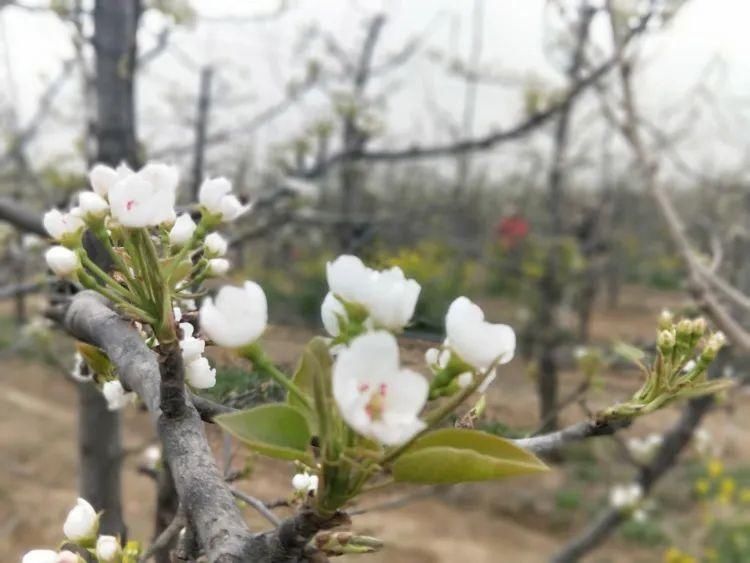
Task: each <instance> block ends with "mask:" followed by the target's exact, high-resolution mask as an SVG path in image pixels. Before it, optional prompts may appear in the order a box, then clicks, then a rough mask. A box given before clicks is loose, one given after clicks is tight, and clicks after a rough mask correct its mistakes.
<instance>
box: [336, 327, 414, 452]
mask: <svg viewBox="0 0 750 563" xmlns="http://www.w3.org/2000/svg"><path fill="white" fill-rule="evenodd" d="M427 393H428V384H427V380H426V379H425V378H424V377H423V376H422V375H420V374H418V373H416V372H414V371H412V370H409V369H402V368H401V367H400V366H399V352H398V344H397V343H396V339H395V338H394V336H393V335H392V334H390V333H389V332H385V331H375V332H370V333H366V334H363V335H362V336H358V337H357V338H355V339H354V340H353V341H352V342H351V345H350V346H349V348H347V349H345V350H343V351H342V352H340V353H339V355H338V357H337V358H336V362H335V364H334V366H333V397H334V399H335V401H336V404H337V405H338V408H339V411H340V412H341V416H342V417H343V418H344V420H345V421H346V423H347V424H348V425H349V426H351V427H352V428H353V429H354V430H355V431H357V432H359V433H360V434H362V435H363V436H367V437H369V438H373V439H375V440H377V441H379V442H381V443H383V444H385V445H388V446H396V445H400V444H403V443H405V442H407V441H408V440H410V439H411V438H412V437H413V436H414V435H415V434H417V433H418V432H419V431H421V430H423V429H424V428H425V423H424V422H422V421H421V420H420V419H419V418H418V416H417V415H418V414H419V412H420V411H421V410H422V407H424V404H425V402H426V401H427Z"/></svg>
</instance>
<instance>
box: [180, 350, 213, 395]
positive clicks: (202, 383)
mask: <svg viewBox="0 0 750 563" xmlns="http://www.w3.org/2000/svg"><path fill="white" fill-rule="evenodd" d="M185 380H186V381H187V382H188V383H189V384H190V386H191V387H195V388H196V389H209V388H211V387H213V386H214V385H216V370H215V369H213V368H212V367H211V365H210V364H209V363H208V360H207V359H206V358H203V357H201V358H197V359H195V360H193V361H192V362H190V363H189V364H187V365H186V366H185Z"/></svg>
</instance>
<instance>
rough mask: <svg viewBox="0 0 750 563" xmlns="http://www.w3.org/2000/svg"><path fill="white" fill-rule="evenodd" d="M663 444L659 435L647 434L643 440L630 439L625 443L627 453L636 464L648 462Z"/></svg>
mask: <svg viewBox="0 0 750 563" xmlns="http://www.w3.org/2000/svg"><path fill="white" fill-rule="evenodd" d="M662 442H663V438H662V436H661V434H649V435H648V436H645V437H643V438H637V437H632V438H629V439H628V441H627V447H628V451H629V452H630V455H631V456H632V457H633V459H634V460H635V461H637V462H638V463H648V462H650V461H651V460H652V459H653V457H654V455H655V454H656V451H657V450H658V449H659V447H660V446H661V444H662Z"/></svg>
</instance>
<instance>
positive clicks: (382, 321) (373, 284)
mask: <svg viewBox="0 0 750 563" xmlns="http://www.w3.org/2000/svg"><path fill="white" fill-rule="evenodd" d="M368 288H369V290H370V294H369V295H368V296H367V297H366V299H365V301H366V302H365V305H366V306H367V309H368V311H369V312H370V318H371V319H372V320H373V321H374V323H375V325H376V326H378V327H382V328H387V329H389V330H401V329H403V328H404V327H405V326H406V325H407V324H408V323H409V321H410V320H411V317H412V315H414V309H415V308H416V306H417V299H419V292H420V291H421V289H422V288H421V287H420V285H419V284H418V283H417V282H416V281H414V280H412V279H407V278H406V276H404V272H402V271H401V268H398V267H394V268H390V269H388V270H383V271H382V272H376V271H374V272H371V273H370V282H369V284H368Z"/></svg>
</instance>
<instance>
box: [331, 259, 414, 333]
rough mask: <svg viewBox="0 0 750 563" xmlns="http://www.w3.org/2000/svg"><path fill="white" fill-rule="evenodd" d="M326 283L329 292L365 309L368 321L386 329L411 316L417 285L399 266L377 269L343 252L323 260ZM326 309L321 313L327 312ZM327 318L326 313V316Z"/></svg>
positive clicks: (405, 321) (399, 327)
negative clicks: (330, 258)
mask: <svg viewBox="0 0 750 563" xmlns="http://www.w3.org/2000/svg"><path fill="white" fill-rule="evenodd" d="M326 277H327V279H328V287H329V288H330V291H331V293H332V294H334V295H335V296H336V297H340V298H341V299H344V300H345V301H348V302H353V303H358V304H360V305H362V306H364V307H365V309H367V312H368V314H369V317H370V320H371V322H372V324H373V325H374V326H376V327H379V328H386V329H388V330H401V329H402V328H403V327H404V326H406V325H407V324H408V323H409V321H410V320H411V317H412V315H413V314H414V309H415V307H416V305H417V299H418V298H419V292H420V290H421V287H420V286H419V284H418V283H417V282H416V281H414V280H412V279H408V278H406V276H404V273H403V271H401V268H398V267H393V268H390V269H388V270H383V271H377V270H373V269H371V268H368V267H367V266H365V265H364V264H363V263H362V260H360V259H359V258H357V257H356V256H351V255H347V254H344V255H342V256H339V257H338V258H336V260H334V261H333V262H328V264H326ZM324 305H327V306H328V308H329V310H328V311H326V312H325V313H324V312H323V311H321V315H323V314H327V315H330V307H331V306H332V303H331V302H330V300H329V303H328V304H326V303H325V301H324ZM329 318H330V316H329Z"/></svg>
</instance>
